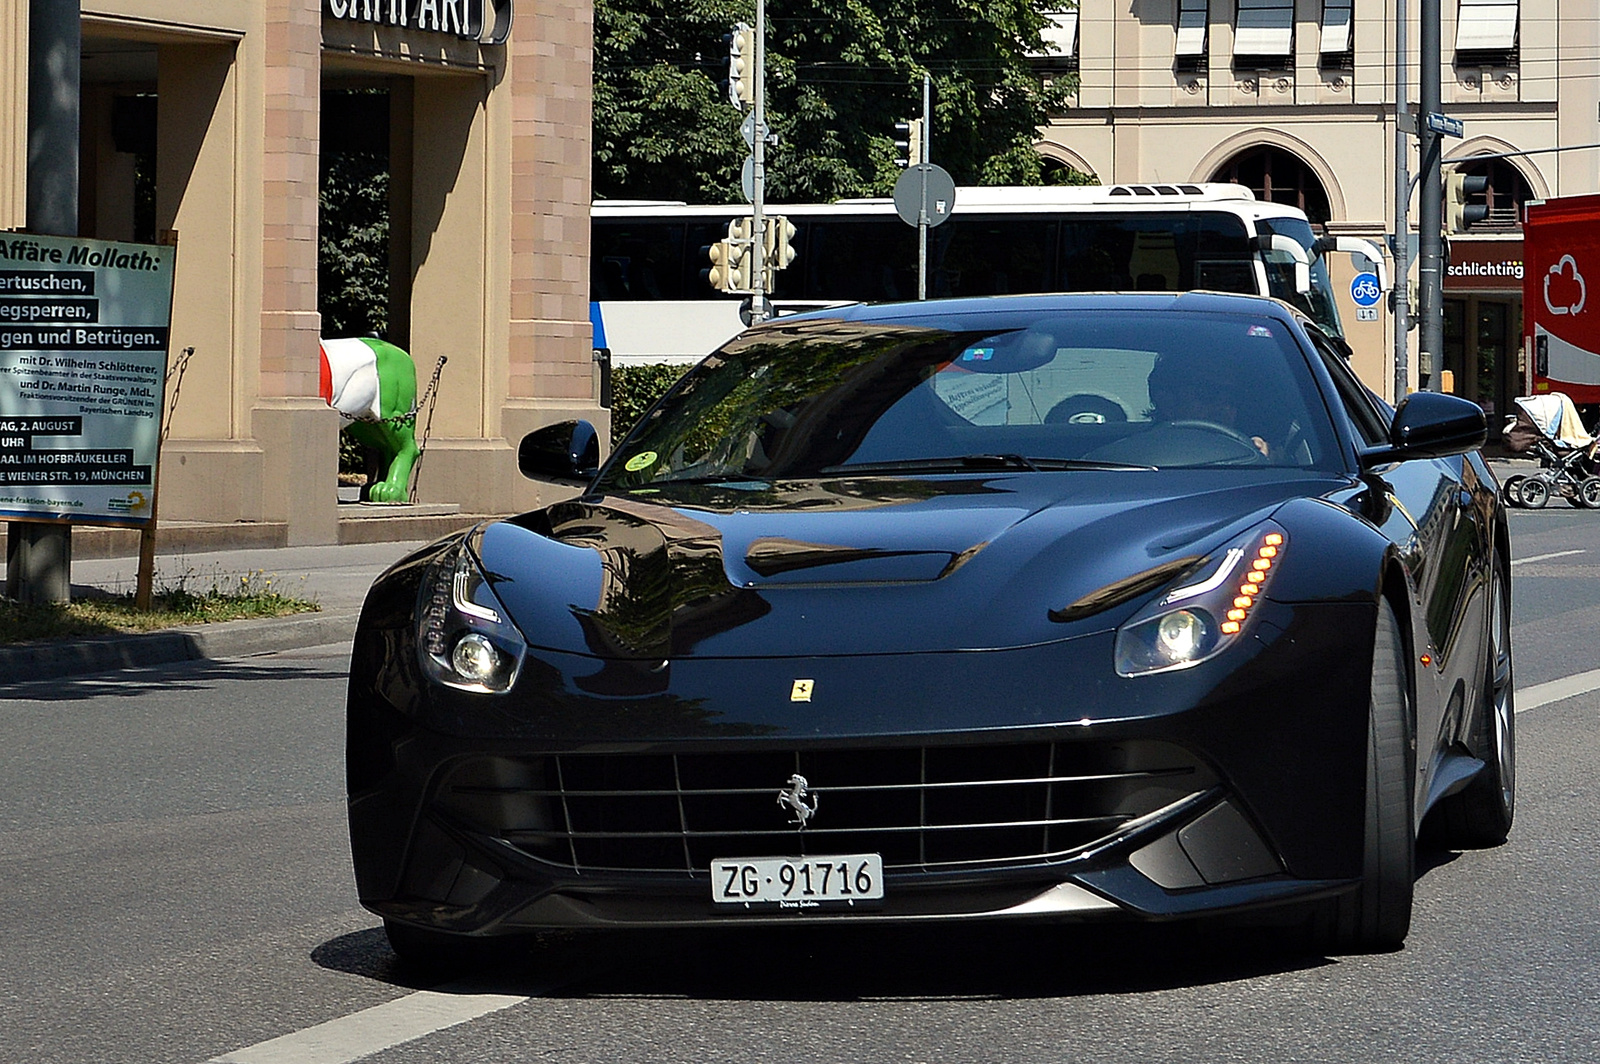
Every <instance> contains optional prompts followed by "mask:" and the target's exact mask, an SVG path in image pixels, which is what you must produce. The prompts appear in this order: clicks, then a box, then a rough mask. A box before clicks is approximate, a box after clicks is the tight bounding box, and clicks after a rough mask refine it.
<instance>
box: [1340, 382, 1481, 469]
mask: <svg viewBox="0 0 1600 1064" xmlns="http://www.w3.org/2000/svg"><path fill="white" fill-rule="evenodd" d="M1488 434H1489V424H1488V421H1487V420H1486V419H1485V418H1484V416H1483V408H1482V407H1481V406H1479V405H1478V404H1477V403H1474V402H1472V401H1471V400H1469V399H1462V398H1461V397H1460V396H1456V395H1445V394H1444V393H1442V392H1414V393H1412V394H1411V395H1408V396H1406V398H1405V399H1404V400H1403V401H1402V402H1401V403H1400V405H1399V406H1398V407H1397V408H1396V409H1395V412H1394V424H1393V425H1392V426H1391V427H1390V429H1389V445H1388V446H1387V447H1374V448H1372V449H1371V450H1369V451H1366V452H1364V453H1363V454H1362V456H1361V464H1362V465H1364V466H1375V465H1382V464H1383V463H1385V462H1401V461H1405V460H1406V459H1409V458H1447V457H1449V456H1450V455H1453V454H1466V453H1467V452H1468V451H1475V450H1477V449H1478V448H1479V447H1482V446H1483V441H1484V439H1485V438H1486V437H1487V436H1488Z"/></svg>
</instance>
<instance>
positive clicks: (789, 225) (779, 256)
mask: <svg viewBox="0 0 1600 1064" xmlns="http://www.w3.org/2000/svg"><path fill="white" fill-rule="evenodd" d="M794 234H795V228H794V223H793V222H791V221H790V220H789V219H787V218H785V217H783V216H782V215H778V214H774V215H771V216H770V217H768V218H767V224H766V228H765V229H763V230H762V232H761V237H762V242H763V243H764V244H766V247H764V248H763V249H762V251H763V252H764V253H765V258H766V260H767V265H768V266H771V267H772V268H773V269H774V270H781V269H783V268H784V267H785V266H787V265H789V263H791V262H793V261H794V255H795V252H794Z"/></svg>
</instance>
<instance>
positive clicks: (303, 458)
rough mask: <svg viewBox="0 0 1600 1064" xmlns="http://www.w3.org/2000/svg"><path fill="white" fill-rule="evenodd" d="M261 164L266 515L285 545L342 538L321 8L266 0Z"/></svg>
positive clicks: (259, 410)
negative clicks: (325, 204)
mask: <svg viewBox="0 0 1600 1064" xmlns="http://www.w3.org/2000/svg"><path fill="white" fill-rule="evenodd" d="M264 7H265V12H264V18H265V31H266V34H265V36H266V62H265V68H264V72H263V73H264V89H265V91H264V94H263V95H264V104H265V114H264V118H265V130H264V132H265V136H264V140H263V145H262V166H261V183H262V188H261V193H262V196H261V217H262V234H261V235H262V243H261V264H262V270H261V348H260V350H261V358H260V363H259V377H258V391H257V395H258V399H257V401H256V407H255V410H254V412H253V418H252V434H253V435H254V436H255V438H256V440H257V442H258V443H259V444H260V446H261V448H262V453H263V459H264V461H263V469H262V474H263V475H262V493H263V503H264V505H263V511H264V512H263V516H264V517H266V518H267V519H268V520H281V521H286V522H288V525H289V531H288V535H289V542H290V543H291V544H300V543H333V542H336V541H337V539H338V501H337V499H338V495H337V484H338V462H339V447H338V418H337V415H335V414H334V413H333V412H332V411H331V410H329V409H328V408H327V406H326V405H325V404H324V403H323V402H322V400H321V399H320V398H319V397H318V395H317V383H318V380H317V377H318V374H317V368H318V349H317V341H318V339H319V338H320V334H321V330H322V316H321V315H320V314H318V313H317V179H318V146H319V141H320V137H319V130H318V121H319V118H320V115H321V103H322V85H321V80H322V9H321V4H320V3H319V2H318V0H265V4H264Z"/></svg>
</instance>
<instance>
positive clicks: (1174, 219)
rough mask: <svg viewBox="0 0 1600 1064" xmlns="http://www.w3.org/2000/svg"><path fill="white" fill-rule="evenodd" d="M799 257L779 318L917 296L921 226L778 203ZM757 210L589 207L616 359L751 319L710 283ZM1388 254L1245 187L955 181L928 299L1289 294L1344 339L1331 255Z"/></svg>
mask: <svg viewBox="0 0 1600 1064" xmlns="http://www.w3.org/2000/svg"><path fill="white" fill-rule="evenodd" d="M767 210H768V212H769V213H771V214H781V215H783V216H785V217H787V218H788V219H789V220H790V221H792V222H793V223H794V225H795V228H796V230H797V234H796V236H795V240H794V246H795V250H796V252H797V253H798V254H797V256H796V258H795V261H794V262H793V263H792V264H791V265H790V266H789V267H788V268H787V269H785V270H781V271H778V272H777V273H776V274H774V275H773V276H774V278H775V284H774V291H773V292H772V293H771V296H772V302H773V306H774V309H775V311H776V313H778V314H780V315H781V314H784V313H794V312H796V311H799V310H811V309H815V308H818V307H825V306H832V305H836V304H839V303H854V302H882V301H894V300H909V299H915V298H916V297H917V231H916V229H915V227H913V226H909V225H906V224H905V223H904V222H902V221H901V220H900V218H899V216H898V215H896V214H895V210H894V204H893V202H892V201H891V200H888V199H860V200H841V201H839V202H838V203H828V204H814V203H808V204H785V205H778V204H772V205H769V206H768V208H767ZM749 212H750V208H749V207H748V206H746V205H734V206H710V207H691V206H686V205H684V204H682V203H666V202H640V201H616V200H607V201H600V202H596V203H595V204H594V206H593V210H592V213H591V219H592V223H591V224H592V230H591V232H592V238H593V239H592V244H591V248H590V278H589V292H590V295H589V298H590V301H591V302H590V306H589V313H590V319H591V321H592V322H593V324H594V331H595V338H594V345H595V347H596V348H597V349H599V348H604V349H607V350H609V351H610V353H611V360H612V362H613V364H616V365H633V364H639V363H649V362H692V361H698V360H699V359H700V358H702V357H704V356H705V355H706V354H707V353H709V352H710V351H711V350H712V349H714V348H715V347H717V346H718V345H719V344H721V343H722V342H723V341H725V340H727V339H728V338H729V337H731V336H734V335H735V334H737V333H738V332H739V331H740V329H742V328H743V327H744V326H743V323H742V322H741V320H740V317H739V310H740V307H741V304H742V303H743V302H744V300H743V298H742V297H740V296H737V295H729V294H727V293H724V292H719V291H717V290H716V289H714V288H712V287H711V285H710V283H709V282H708V281H707V280H706V279H705V277H704V271H705V270H706V268H707V267H708V266H709V265H710V262H709V260H708V259H707V257H706V248H707V247H708V246H709V245H711V244H713V243H715V242H716V241H718V240H721V239H722V238H723V237H725V236H726V235H727V229H728V222H729V221H731V220H732V219H734V218H737V217H743V216H747V215H748V214H749ZM1329 251H1339V252H1351V253H1354V254H1357V255H1359V256H1361V257H1362V258H1365V259H1369V260H1370V261H1371V265H1370V266H1368V267H1367V268H1368V269H1370V270H1372V271H1373V272H1375V273H1377V275H1378V276H1379V277H1380V278H1381V279H1382V280H1381V282H1380V283H1381V286H1382V287H1383V288H1384V289H1385V290H1387V288H1388V281H1387V270H1386V268H1385V266H1384V263H1383V258H1382V255H1381V253H1380V252H1379V251H1378V249H1377V248H1376V247H1375V246H1373V245H1372V244H1370V243H1369V242H1367V241H1364V240H1358V239H1355V238H1351V237H1337V238H1335V237H1323V238H1321V239H1318V238H1317V237H1315V235H1314V234H1313V233H1312V230H1311V225H1310V223H1309V222H1308V221H1307V220H1306V216H1305V214H1304V213H1303V212H1301V211H1299V210H1297V209H1295V208H1293V207H1287V206H1284V205H1282V204H1278V203H1270V202H1266V201H1263V200H1258V199H1256V198H1255V195H1254V194H1253V193H1252V192H1251V191H1250V190H1249V189H1248V188H1245V187H1244V186H1242V185H1232V184H1155V185H1109V186H1087V187H1085V186H1079V187H1048V188H999V187H974V188H961V189H958V190H957V191H956V202H955V209H954V211H953V212H952V214H951V216H950V218H949V220H948V221H946V222H945V223H944V224H943V225H940V226H937V227H935V228H933V229H930V230H929V231H928V296H929V298H941V297H945V296H976V295H1000V294H1006V293H1024V292H1095V291H1125V290H1129V289H1155V290H1167V291H1184V290H1189V289H1211V290H1215V291H1223V292H1247V293H1253V294H1264V295H1273V296H1278V297H1279V298H1282V299H1285V300H1287V301H1289V302H1291V303H1294V304H1296V305H1297V306H1299V307H1300V308H1302V309H1303V310H1305V311H1306V312H1307V313H1308V314H1310V316H1311V317H1312V318H1313V319H1314V320H1315V321H1316V322H1317V323H1318V324H1320V325H1321V326H1322V327H1323V328H1324V329H1325V330H1326V331H1328V332H1329V333H1330V334H1332V335H1335V336H1342V335H1343V330H1342V328H1341V327H1340V323H1339V312H1338V309H1337V308H1336V306H1335V303H1334V299H1333V292H1332V289H1331V287H1330V285H1329V281H1328V271H1327V267H1326V264H1325V262H1324V261H1323V256H1324V255H1325V254H1326V253H1327V252H1329Z"/></svg>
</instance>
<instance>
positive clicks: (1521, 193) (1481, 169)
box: [1445, 159, 1533, 233]
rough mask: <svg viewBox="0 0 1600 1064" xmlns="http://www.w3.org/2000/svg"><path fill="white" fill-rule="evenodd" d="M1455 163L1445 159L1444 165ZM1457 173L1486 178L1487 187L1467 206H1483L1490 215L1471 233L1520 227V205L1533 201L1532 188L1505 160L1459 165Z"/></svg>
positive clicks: (1511, 229) (1471, 198) (1507, 230)
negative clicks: (1487, 209) (1487, 181)
mask: <svg viewBox="0 0 1600 1064" xmlns="http://www.w3.org/2000/svg"><path fill="white" fill-rule="evenodd" d="M1453 161H1454V160H1450V159H1446V160H1445V162H1446V164H1448V163H1451V162H1453ZM1456 172H1457V173H1462V174H1466V175H1468V176H1469V177H1487V178H1488V179H1489V185H1488V187H1487V188H1485V189H1484V190H1483V192H1482V193H1481V194H1480V195H1476V196H1472V197H1470V198H1469V199H1468V202H1469V203H1474V204H1477V203H1482V204H1486V205H1487V206H1488V208H1489V215H1488V217H1486V218H1485V219H1484V220H1483V221H1481V222H1476V223H1474V224H1473V226H1472V232H1474V233H1505V232H1511V231H1514V230H1516V229H1519V228H1521V226H1522V205H1523V204H1524V203H1526V202H1528V201H1529V200H1530V199H1533V189H1532V188H1530V187H1528V182H1527V179H1526V178H1524V177H1523V176H1522V173H1521V171H1519V170H1518V169H1517V168H1516V167H1515V166H1512V165H1511V164H1510V163H1509V162H1507V161H1506V160H1505V159H1485V160H1484V161H1483V162H1481V163H1470V164H1467V165H1458V166H1457V167H1456Z"/></svg>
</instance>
